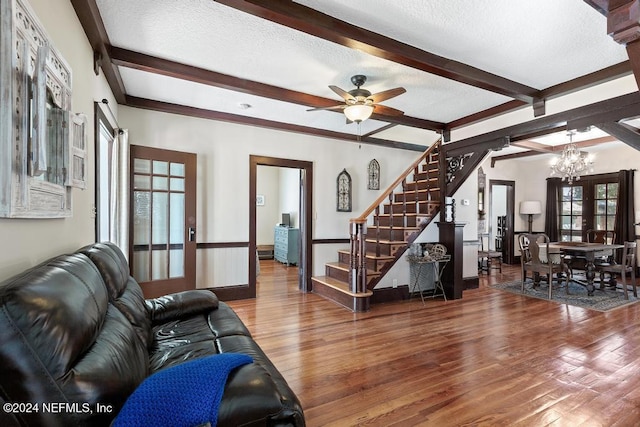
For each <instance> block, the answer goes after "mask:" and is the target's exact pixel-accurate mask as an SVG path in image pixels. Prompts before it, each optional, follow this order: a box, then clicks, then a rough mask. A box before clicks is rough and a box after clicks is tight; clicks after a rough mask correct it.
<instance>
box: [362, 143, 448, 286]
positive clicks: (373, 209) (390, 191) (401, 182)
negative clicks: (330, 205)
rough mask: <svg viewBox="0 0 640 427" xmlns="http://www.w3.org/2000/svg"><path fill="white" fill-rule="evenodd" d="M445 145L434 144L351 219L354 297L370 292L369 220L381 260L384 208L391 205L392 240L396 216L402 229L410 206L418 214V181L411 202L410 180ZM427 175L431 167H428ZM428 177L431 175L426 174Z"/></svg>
mask: <svg viewBox="0 0 640 427" xmlns="http://www.w3.org/2000/svg"><path fill="white" fill-rule="evenodd" d="M441 144H442V139H439V140H438V141H436V142H435V143H434V144H432V145H431V146H430V147H429V148H428V149H427V150H426V151H425V152H424V153H422V154H421V155H420V156H419V157H418V158H417V159H416V160H415V161H414V162H413V163H412V164H411V166H409V167H408V168H407V169H406V170H405V171H404V172H403V173H402V174H400V175H399V176H398V178H396V180H395V181H393V183H391V185H389V187H388V188H387V189H386V190H385V191H384V192H382V194H380V196H379V197H378V198H377V199H376V200H375V201H374V202H373V203H372V204H371V205H370V206H369V207H368V208H367V209H366V210H365V211H364V212H363V213H362V214H361V215H360V216H359V217H357V218H352V219H351V220H350V224H349V233H350V243H351V247H350V252H351V254H350V257H349V264H350V265H349V288H350V289H349V290H350V291H351V292H354V293H360V292H366V291H367V257H366V254H367V243H366V241H367V220H368V218H369V216H370V215H371V214H374V215H375V216H374V224H373V228H375V230H376V233H375V254H376V256H380V240H381V237H380V213H381V212H383V211H382V210H381V207H383V204H384V203H385V202H387V201H388V203H389V236H393V228H394V223H393V215H394V212H395V213H398V212H402V218H403V219H402V224H403V225H402V226H403V227H406V226H407V213H408V211H407V206H409V205H410V204H414V205H415V212H416V214H417V213H419V202H420V200H419V197H418V191H419V188H418V183H417V181H418V180H417V179H414V181H415V183H414V190H415V197H414V198H413V200H408V199H407V197H406V194H405V192H406V190H408V189H409V185H408V184H407V178H408V177H409V176H411V174H413V176H414V177H416V176H418V173H419V172H420V170H419V169H420V165H421V164H422V163H423V162H424V161H425V160H427V163H428V159H429V158H430V156H431V155H432V154H433V153H434V152H435V151H436V150H439V149H440V147H441ZM427 171H428V167H427ZM427 176H428V172H427ZM399 186H401V188H402V190H403V197H402V200H401V201H400V206H399V211H396V209H397V208H398V207H397V206H395V204H396V203H395V202H396V200H395V195H394V191H395V190H396V189H397V188H398V187H399ZM427 193H429V189H428V188H427Z"/></svg>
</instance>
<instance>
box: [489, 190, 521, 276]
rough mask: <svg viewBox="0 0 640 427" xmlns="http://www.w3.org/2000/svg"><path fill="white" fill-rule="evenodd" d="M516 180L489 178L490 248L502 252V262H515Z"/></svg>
mask: <svg viewBox="0 0 640 427" xmlns="http://www.w3.org/2000/svg"><path fill="white" fill-rule="evenodd" d="M515 186H516V183H515V181H503V180H494V179H492V180H489V218H488V221H489V248H490V250H495V251H499V252H502V262H504V263H506V264H514V263H515V254H514V246H515V233H514V230H513V224H514V220H515V218H514V208H515Z"/></svg>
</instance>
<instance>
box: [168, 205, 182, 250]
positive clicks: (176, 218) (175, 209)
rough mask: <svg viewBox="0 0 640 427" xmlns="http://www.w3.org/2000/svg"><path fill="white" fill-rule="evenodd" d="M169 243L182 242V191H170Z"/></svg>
mask: <svg viewBox="0 0 640 427" xmlns="http://www.w3.org/2000/svg"><path fill="white" fill-rule="evenodd" d="M170 200H171V204H170V211H169V218H171V227H170V230H169V233H170V237H169V243H184V193H171V197H170Z"/></svg>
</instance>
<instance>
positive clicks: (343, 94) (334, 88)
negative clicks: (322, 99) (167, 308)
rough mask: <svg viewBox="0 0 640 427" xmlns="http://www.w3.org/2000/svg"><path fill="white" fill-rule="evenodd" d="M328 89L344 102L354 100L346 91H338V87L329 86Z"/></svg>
mask: <svg viewBox="0 0 640 427" xmlns="http://www.w3.org/2000/svg"><path fill="white" fill-rule="evenodd" d="M329 89H331V90H332V91H334V92H335V93H337V94H338V95H339V96H340V97H341V98H343V99H344V100H345V101H349V100H351V99H354V97H353V96H352V95H351V94H350V93H349V92H347V91H346V90H343V89H340V88H339V87H338V86H333V85H329Z"/></svg>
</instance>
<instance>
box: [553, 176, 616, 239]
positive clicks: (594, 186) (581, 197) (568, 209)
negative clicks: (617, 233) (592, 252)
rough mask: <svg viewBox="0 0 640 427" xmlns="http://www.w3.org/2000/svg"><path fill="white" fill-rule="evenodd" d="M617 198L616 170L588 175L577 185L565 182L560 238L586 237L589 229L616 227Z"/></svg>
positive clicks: (611, 228)
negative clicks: (604, 173)
mask: <svg viewBox="0 0 640 427" xmlns="http://www.w3.org/2000/svg"><path fill="white" fill-rule="evenodd" d="M617 199H618V177H617V175H616V174H606V175H594V176H584V177H582V179H580V180H579V181H575V182H574V183H573V185H561V186H560V198H559V203H560V206H559V210H558V212H559V222H558V224H559V227H560V230H559V236H560V240H561V241H563V242H569V241H578V242H579V241H586V240H587V231H588V230H607V231H613V230H614V223H615V215H616V211H617Z"/></svg>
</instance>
